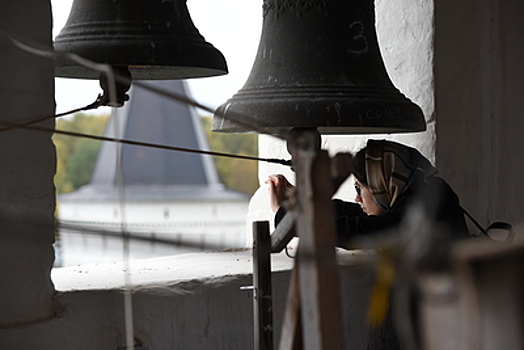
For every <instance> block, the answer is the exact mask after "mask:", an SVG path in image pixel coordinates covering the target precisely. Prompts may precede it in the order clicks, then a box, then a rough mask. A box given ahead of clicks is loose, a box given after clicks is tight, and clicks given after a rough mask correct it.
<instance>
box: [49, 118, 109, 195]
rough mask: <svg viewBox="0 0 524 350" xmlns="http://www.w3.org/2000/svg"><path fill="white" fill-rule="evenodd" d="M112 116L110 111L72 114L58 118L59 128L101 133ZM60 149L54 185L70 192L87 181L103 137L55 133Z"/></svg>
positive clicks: (55, 141)
mask: <svg viewBox="0 0 524 350" xmlns="http://www.w3.org/2000/svg"><path fill="white" fill-rule="evenodd" d="M108 119H109V116H108V115H87V114H84V113H77V114H75V115H74V116H73V117H71V118H61V119H59V120H57V123H56V128H57V129H58V130H65V131H73V132H78V133H84V134H91V135H101V134H102V133H103V132H104V129H105V126H106V124H107V121H108ZM53 141H54V143H55V147H56V150H57V171H56V175H55V187H56V189H57V192H58V193H64V192H70V191H73V190H75V189H77V188H79V187H80V186H83V185H86V184H87V183H89V180H90V179H91V173H92V172H93V168H94V165H95V162H96V157H97V154H98V149H99V148H100V141H97V140H91V139H87V138H82V137H74V136H68V135H63V134H54V135H53Z"/></svg>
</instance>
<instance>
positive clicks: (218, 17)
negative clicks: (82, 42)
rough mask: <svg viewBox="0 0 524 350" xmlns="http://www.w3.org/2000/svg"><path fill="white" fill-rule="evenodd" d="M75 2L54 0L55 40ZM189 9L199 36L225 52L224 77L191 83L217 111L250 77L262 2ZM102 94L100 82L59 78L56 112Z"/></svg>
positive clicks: (190, 0) (207, 0) (216, 2)
mask: <svg viewBox="0 0 524 350" xmlns="http://www.w3.org/2000/svg"><path fill="white" fill-rule="evenodd" d="M77 1H81V0H77ZM84 1H88V0H84ZM146 1H147V0H146ZM72 2H73V0H51V3H52V6H53V21H54V27H53V37H55V36H56V35H58V33H59V32H60V29H61V28H62V27H63V26H64V24H65V22H66V20H67V17H68V16H69V11H70V9H71V4H72ZM187 6H188V9H189V13H190V15H191V18H192V19H193V22H194V23H195V26H196V28H197V29H198V30H199V32H200V34H201V35H202V36H204V38H205V39H206V41H208V42H209V43H211V44H212V45H213V46H215V47H216V48H217V49H219V50H220V51H221V52H222V54H223V55H224V56H225V57H226V61H227V64H228V68H229V74H227V75H225V76H221V77H212V78H198V79H189V80H188V82H189V87H190V89H191V92H192V96H193V98H194V99H195V100H197V101H198V102H200V103H201V104H203V105H206V106H209V107H211V108H216V107H217V106H218V105H220V104H222V103H224V102H225V101H226V100H227V99H228V98H229V97H231V96H232V95H233V94H234V93H236V92H237V91H238V90H239V89H240V88H241V87H242V86H243V85H244V82H245V81H246V79H247V76H248V75H249V72H250V70H251V66H252V65H253V60H254V58H255V54H256V50H257V48H258V42H259V39H260V30H261V24H262V0H187ZM100 92H101V89H100V87H99V85H98V81H93V80H77V79H65V78H56V93H55V99H56V103H57V107H56V111H57V113H61V112H65V111H68V110H71V109H75V108H79V107H83V106H85V105H87V104H89V103H91V102H93V101H94V100H95V99H96V97H97V96H98V94H99V93H100ZM103 111H104V109H103V108H99V109H98V110H97V112H103ZM105 111H107V109H105Z"/></svg>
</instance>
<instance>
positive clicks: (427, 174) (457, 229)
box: [267, 140, 469, 350]
mask: <svg viewBox="0 0 524 350" xmlns="http://www.w3.org/2000/svg"><path fill="white" fill-rule="evenodd" d="M352 165H353V176H354V178H355V190H356V193H357V196H356V198H355V202H356V203H354V202H345V201H342V200H339V199H334V200H333V203H334V205H335V213H336V223H337V245H338V246H339V247H342V248H346V249H350V248H354V247H353V246H352V244H353V242H354V241H356V240H358V239H359V238H365V237H369V236H372V235H378V234H381V233H386V232H387V233H389V234H391V233H392V232H393V234H394V235H396V236H400V235H404V237H410V239H412V240H413V239H416V238H415V237H417V235H419V234H420V233H421V232H419V231H415V232H410V233H407V232H404V231H402V226H401V225H402V224H403V223H404V222H405V220H406V219H408V218H410V213H415V211H413V209H414V208H415V209H418V213H421V212H423V213H424V214H425V216H424V218H425V219H427V223H428V227H431V229H432V230H434V231H433V232H438V234H437V236H436V237H438V238H437V240H435V241H431V242H429V244H432V243H435V242H436V244H434V245H431V248H430V250H431V251H432V252H431V254H430V255H429V257H430V258H435V259H436V260H439V261H433V260H429V261H430V262H431V266H433V267H434V266H438V267H439V268H440V267H441V266H443V265H445V261H446V258H445V256H443V255H441V254H440V253H441V249H445V246H446V244H448V243H449V242H451V241H453V240H455V239H461V238H466V237H468V236H469V233H468V229H467V226H466V222H465V218H464V211H463V209H462V208H461V206H460V204H459V198H458V196H457V195H456V194H455V192H454V191H453V190H452V188H451V187H450V186H449V185H448V184H447V182H446V181H444V180H443V179H442V178H440V177H438V176H437V172H438V171H437V169H436V168H435V167H433V166H432V165H431V163H430V162H429V160H428V159H426V158H425V157H424V156H423V155H422V154H421V153H420V152H419V151H417V150H416V149H414V148H412V147H409V146H406V145H402V144H400V143H397V142H393V141H386V140H369V141H368V142H367V145H366V147H364V148H363V149H361V150H360V151H358V152H357V153H356V154H355V156H354V157H353V164H352ZM267 183H268V184H269V193H270V206H271V208H272V210H273V211H274V212H276V215H275V224H276V225H278V222H279V221H280V220H281V219H282V218H283V217H284V215H285V212H286V210H285V208H284V207H283V206H282V204H283V203H284V202H285V201H286V200H287V194H288V193H289V190H290V189H291V188H292V187H293V186H292V185H291V184H289V182H288V181H287V179H286V178H285V177H284V176H282V175H272V176H270V177H269V179H268V181H267ZM420 209H422V210H420ZM412 217H413V216H411V218H412ZM425 219H424V222H425ZM404 227H405V226H404ZM397 228H400V230H395V229H397ZM406 234H409V235H406ZM418 238H421V237H418ZM422 238H423V239H424V238H427V237H422ZM442 245H444V247H441V246H442ZM417 247H419V246H418V245H417ZM441 259H442V260H444V261H443V262H441V261H440V260H441ZM404 273H408V274H409V271H408V272H404ZM377 274H378V272H377ZM377 280H378V279H377ZM376 283H377V285H376V286H375V287H377V286H378V287H382V288H384V285H382V284H380V283H379V282H376ZM390 287H391V288H392V286H387V287H386V288H388V289H389V288H390ZM412 287H413V286H412V285H411V284H409V283H407V284H404V285H403V286H402V288H401V289H400V290H399V289H396V290H395V292H391V294H390V295H389V296H388V297H386V298H387V299H389V298H390V297H391V298H392V299H394V298H396V300H397V301H398V300H408V302H407V303H406V302H401V303H397V304H396V305H397V307H396V308H395V310H393V309H392V308H391V307H388V308H387V309H384V311H383V312H379V315H380V317H379V319H381V320H383V323H382V326H381V327H380V328H378V331H377V333H376V334H375V336H374V337H373V339H374V341H375V340H376V341H379V342H380V344H382V347H381V348H384V349H388V350H398V349H400V348H404V349H416V348H419V347H417V345H416V344H418V343H419V338H418V326H417V324H418V312H417V307H416V303H415V300H417V298H418V294H417V290H416V288H415V289H413V288H412ZM378 289H380V288H378ZM378 289H377V290H378ZM393 289H394V288H393ZM374 290H375V289H374ZM377 295H379V298H377V299H374V297H372V298H371V300H379V299H381V298H384V296H382V297H380V293H378V294H377ZM404 297H405V299H403V298H404ZM378 304H379V305H380V304H381V302H380V301H379V303H378ZM382 304H389V301H386V302H384V300H382ZM370 309H371V307H370ZM386 310H387V312H385V311H386ZM393 311H396V312H393ZM375 316H376V315H375ZM401 325H402V327H400V326H401ZM401 330H402V331H401ZM401 335H402V336H401ZM400 336H401V337H400ZM400 340H402V342H401V341H400ZM370 341H371V340H370ZM401 343H402V344H403V346H402V347H401Z"/></svg>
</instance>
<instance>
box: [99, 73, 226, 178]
mask: <svg viewBox="0 0 524 350" xmlns="http://www.w3.org/2000/svg"><path fill="white" fill-rule="evenodd" d="M151 84H154V85H155V87H158V88H161V89H163V90H166V91H170V92H173V93H175V94H178V95H182V96H186V97H188V96H189V92H188V87H187V83H186V82H185V81H183V80H173V81H157V82H154V83H153V82H151ZM130 96H131V98H130V100H129V101H128V102H127V103H126V105H125V106H124V107H123V108H121V109H115V110H113V113H112V115H111V120H110V121H109V123H108V126H107V128H106V132H105V136H106V137H115V138H122V139H126V140H132V141H140V142H148V143H155V144H162V145H166V146H175V147H184V148H190V149H198V150H207V149H209V147H208V144H207V139H206V137H205V133H204V131H203V128H202V124H201V122H200V120H199V119H198V116H197V115H196V112H195V108H194V107H192V106H189V105H187V104H183V103H181V102H178V101H176V100H173V99H169V98H166V97H165V96H161V95H158V94H155V93H153V92H150V91H148V90H145V89H142V88H140V87H136V88H133V89H132V90H131V92H130ZM117 147H118V146H117V144H115V143H110V142H103V143H102V145H101V147H100V153H99V156H98V158H97V162H96V165H95V168H94V171H93V176H92V179H91V184H92V185H105V186H115V185H116V183H117V161H116V159H117V158H116V152H117ZM120 147H122V150H121V154H122V156H121V157H122V167H123V180H124V184H125V185H126V186H127V185H201V186H216V185H218V184H219V182H218V176H217V172H216V169H215V167H214V164H213V161H212V159H211V157H209V156H203V155H201V154H196V153H187V152H178V151H170V150H162V149H157V148H148V147H143V146H142V147H141V146H133V145H128V144H123V145H121V146H120Z"/></svg>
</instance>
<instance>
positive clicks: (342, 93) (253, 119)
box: [212, 0, 426, 134]
mask: <svg viewBox="0 0 524 350" xmlns="http://www.w3.org/2000/svg"><path fill="white" fill-rule="evenodd" d="M212 128H213V130H215V131H225V132H267V133H274V134H275V133H276V134H278V133H283V132H287V131H289V130H290V129H292V128H306V129H308V128H317V130H318V131H319V132H320V133H322V134H367V133H399V132H416V131H423V130H425V129H426V123H425V120H424V116H423V114H422V111H421V109H420V108H419V107H418V106H417V105H416V104H414V103H413V102H411V101H410V100H409V99H407V98H406V97H405V96H404V95H403V94H402V93H400V92H399V91H398V89H396V88H395V86H394V85H393V84H392V82H391V80H390V79H389V77H388V74H387V72H386V69H385V66H384V63H383V61H382V57H381V55H380V50H379V47H378V41H377V37H376V32H375V13H374V2H373V1H372V0H330V1H316V2H305V1H300V2H298V1H296V2H295V1H284V0H271V1H269V0H265V1H264V6H263V25H262V36H261V39H260V44H259V47H258V52H257V56H256V59H255V63H254V65H253V67H252V70H251V73H250V75H249V77H248V79H247V81H246V83H245V85H244V87H243V88H242V89H240V90H239V91H238V92H237V93H236V94H235V95H234V96H233V97H232V98H230V99H229V100H228V101H227V102H226V103H224V104H223V105H221V106H219V107H218V109H217V110H216V112H215V116H214V120H213V126H212Z"/></svg>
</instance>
